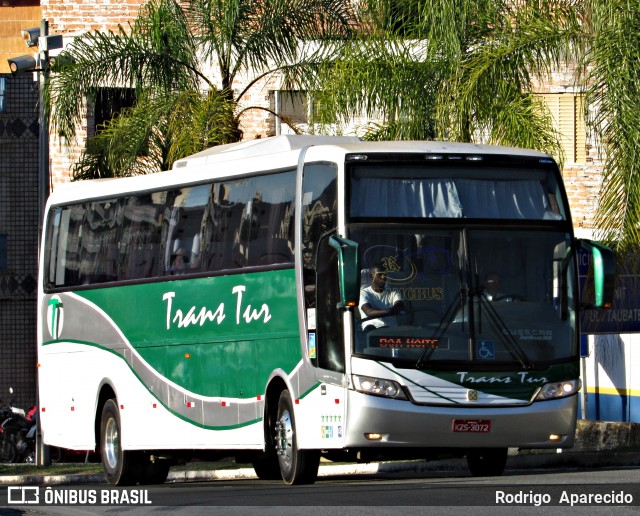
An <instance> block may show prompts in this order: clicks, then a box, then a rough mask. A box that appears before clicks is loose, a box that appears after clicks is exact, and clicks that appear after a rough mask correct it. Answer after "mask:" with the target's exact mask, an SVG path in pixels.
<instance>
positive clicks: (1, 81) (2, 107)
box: [0, 77, 7, 113]
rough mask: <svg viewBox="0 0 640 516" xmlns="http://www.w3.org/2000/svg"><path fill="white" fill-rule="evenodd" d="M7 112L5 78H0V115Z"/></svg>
mask: <svg viewBox="0 0 640 516" xmlns="http://www.w3.org/2000/svg"><path fill="white" fill-rule="evenodd" d="M6 111H7V78H6V77H0V113H5V112H6Z"/></svg>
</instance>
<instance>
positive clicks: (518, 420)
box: [345, 390, 578, 448]
mask: <svg viewBox="0 0 640 516" xmlns="http://www.w3.org/2000/svg"><path fill="white" fill-rule="evenodd" d="M577 406H578V397H577V395H573V396H569V397H567V398H562V399H558V400H550V401H541V402H535V403H532V404H529V405H526V406H508V407H507V406H502V407H487V406H484V407H461V406H452V405H448V406H426V405H416V404H413V403H411V402H410V401H404V400H395V399H390V398H384V397H378V396H371V395H368V394H363V393H360V392H356V391H351V390H350V391H348V403H347V411H348V417H347V421H349V424H348V425H347V429H346V435H345V437H346V439H345V445H346V446H347V447H354V448H370V447H371V448H392V447H393V448H395V447H417V448H422V447H424V448H476V447H482V448H484V447H509V448H570V447H571V446H573V441H574V437H575V428H576V413H577Z"/></svg>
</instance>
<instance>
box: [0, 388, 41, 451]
mask: <svg viewBox="0 0 640 516" xmlns="http://www.w3.org/2000/svg"><path fill="white" fill-rule="evenodd" d="M9 392H10V393H13V389H9ZM37 414H38V411H37V410H36V407H33V408H32V409H31V410H29V412H28V413H26V412H25V411H24V409H21V408H17V407H14V406H13V404H12V401H10V402H9V403H8V405H7V406H6V407H3V408H2V409H0V421H2V423H0V461H1V462H27V463H34V462H35V457H36V418H37Z"/></svg>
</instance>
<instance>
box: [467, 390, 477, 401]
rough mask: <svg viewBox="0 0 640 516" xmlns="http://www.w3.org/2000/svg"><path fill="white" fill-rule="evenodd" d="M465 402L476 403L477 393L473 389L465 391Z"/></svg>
mask: <svg viewBox="0 0 640 516" xmlns="http://www.w3.org/2000/svg"><path fill="white" fill-rule="evenodd" d="M467 400H468V401H478V391H476V390H475V389H469V390H468V391H467Z"/></svg>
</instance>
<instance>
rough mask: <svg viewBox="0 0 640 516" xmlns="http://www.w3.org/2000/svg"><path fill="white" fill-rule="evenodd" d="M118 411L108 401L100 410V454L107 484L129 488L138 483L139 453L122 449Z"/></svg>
mask: <svg viewBox="0 0 640 516" xmlns="http://www.w3.org/2000/svg"><path fill="white" fill-rule="evenodd" d="M121 435H122V432H121V427H120V411H119V410H118V405H117V403H116V402H115V400H113V399H110V400H107V402H106V403H105V404H104V407H103V408H102V417H101V420H100V454H101V456H102V465H103V467H104V472H105V475H106V477H107V482H109V483H110V484H112V485H115V486H130V485H135V484H136V483H137V482H138V479H139V477H140V474H141V473H142V468H143V465H144V464H143V460H142V458H143V457H142V454H141V452H137V451H125V450H123V449H122V445H121V442H120V439H121Z"/></svg>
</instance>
